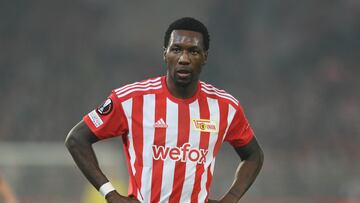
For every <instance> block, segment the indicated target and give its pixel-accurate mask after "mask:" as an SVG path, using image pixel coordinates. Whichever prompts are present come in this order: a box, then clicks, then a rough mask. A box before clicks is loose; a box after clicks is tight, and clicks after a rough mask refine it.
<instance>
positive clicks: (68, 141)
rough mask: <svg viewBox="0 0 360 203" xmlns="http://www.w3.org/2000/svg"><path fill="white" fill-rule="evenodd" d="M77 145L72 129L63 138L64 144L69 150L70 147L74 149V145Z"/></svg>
mask: <svg viewBox="0 0 360 203" xmlns="http://www.w3.org/2000/svg"><path fill="white" fill-rule="evenodd" d="M77 145H78V141H77V139H76V138H75V135H74V134H73V132H72V131H70V132H69V134H68V135H67V136H66V138H65V146H66V148H67V149H68V150H69V151H71V150H72V149H74V148H75V147H76V146H77Z"/></svg>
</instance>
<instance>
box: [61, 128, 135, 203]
mask: <svg viewBox="0 0 360 203" xmlns="http://www.w3.org/2000/svg"><path fill="white" fill-rule="evenodd" d="M97 141H99V139H98V138H97V137H96V136H95V135H94V134H93V133H92V132H91V130H90V129H89V127H88V126H87V125H86V124H85V123H84V121H80V122H79V123H78V124H77V125H75V126H74V127H73V128H72V129H71V130H70V132H69V134H68V135H67V137H66V140H65V145H66V147H67V148H68V150H69V152H70V154H71V156H72V157H73V159H74V161H75V163H76V165H77V166H78V167H79V169H80V170H81V172H82V173H83V174H84V175H85V177H86V178H87V179H88V180H89V182H90V183H91V184H92V185H93V186H94V187H95V188H96V189H97V190H99V188H100V187H101V186H102V185H103V184H104V183H107V182H108V181H109V180H108V178H107V177H106V176H105V175H104V173H103V172H102V171H101V169H100V167H99V163H98V161H97V159H96V155H95V153H94V150H93V148H92V144H93V143H96V142H97ZM106 200H107V202H108V203H118V202H119V203H120V202H138V201H136V200H133V199H131V198H128V197H123V196H121V195H120V194H119V193H117V192H116V191H112V192H110V193H108V195H106Z"/></svg>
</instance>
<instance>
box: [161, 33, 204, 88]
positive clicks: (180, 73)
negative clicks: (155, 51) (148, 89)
mask: <svg viewBox="0 0 360 203" xmlns="http://www.w3.org/2000/svg"><path fill="white" fill-rule="evenodd" d="M164 60H165V63H166V68H167V76H168V77H169V78H168V79H170V80H172V81H173V82H174V83H175V85H179V86H188V85H190V84H192V83H194V82H197V80H198V79H199V75H200V72H201V67H202V66H203V65H204V64H205V63H206V60H207V51H205V50H204V42H203V36H202V34H201V33H199V32H193V31H188V30H174V31H173V32H172V33H171V36H170V39H169V44H168V47H165V48H164Z"/></svg>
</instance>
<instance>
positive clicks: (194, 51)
mask: <svg viewBox="0 0 360 203" xmlns="http://www.w3.org/2000/svg"><path fill="white" fill-rule="evenodd" d="M190 53H191V54H193V55H196V54H199V53H200V51H199V50H191V51H190Z"/></svg>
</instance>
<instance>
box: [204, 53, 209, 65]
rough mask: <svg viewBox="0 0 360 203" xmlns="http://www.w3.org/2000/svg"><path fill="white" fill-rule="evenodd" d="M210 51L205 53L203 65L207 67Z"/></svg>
mask: <svg viewBox="0 0 360 203" xmlns="http://www.w3.org/2000/svg"><path fill="white" fill-rule="evenodd" d="M208 53H209V52H208V51H205V52H204V62H203V65H205V64H206V62H207V59H208Z"/></svg>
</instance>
